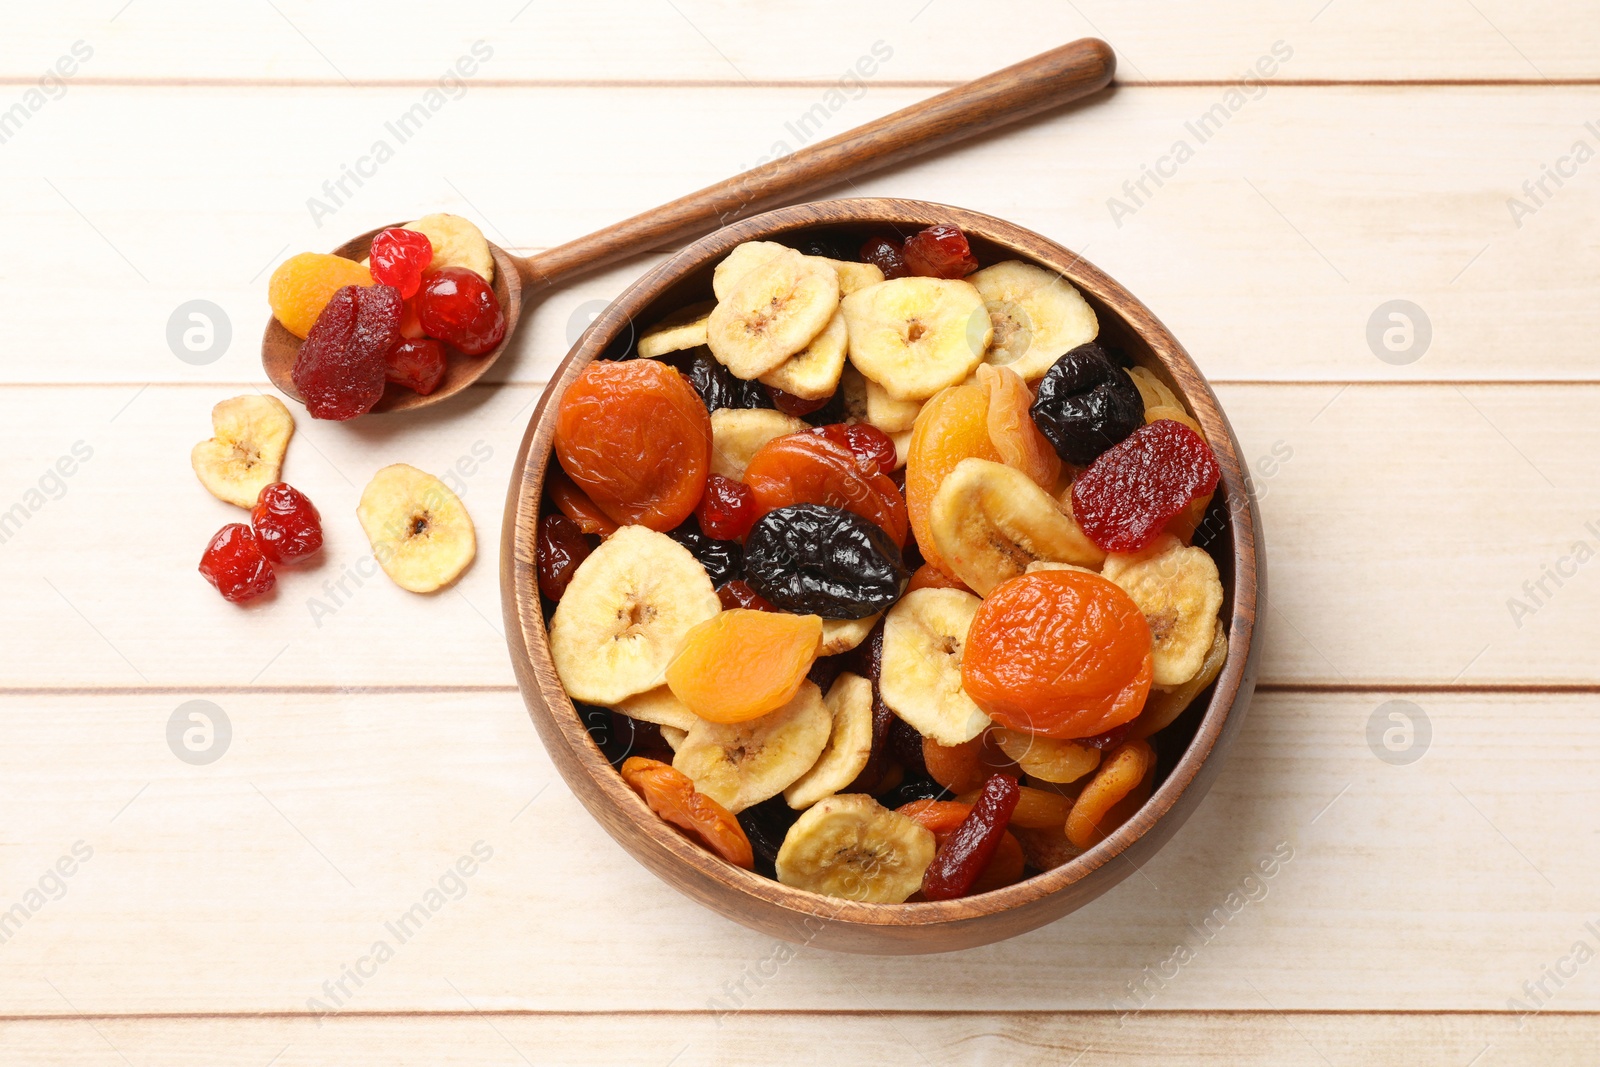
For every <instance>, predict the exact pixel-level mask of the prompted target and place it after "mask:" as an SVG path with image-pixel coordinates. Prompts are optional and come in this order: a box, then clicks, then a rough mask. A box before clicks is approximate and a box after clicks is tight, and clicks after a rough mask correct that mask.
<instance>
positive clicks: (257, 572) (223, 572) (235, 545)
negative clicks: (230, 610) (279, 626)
mask: <svg viewBox="0 0 1600 1067" xmlns="http://www.w3.org/2000/svg"><path fill="white" fill-rule="evenodd" d="M200 576H201V577H202V578H204V579H205V580H206V581H208V582H210V583H211V584H212V585H214V586H216V587H217V592H219V593H221V594H222V599H224V600H228V601H231V602H233V603H235V604H238V603H240V602H241V601H245V600H249V599H250V598H252V597H258V596H260V595H261V594H262V593H265V592H267V591H268V590H270V589H271V588H272V587H273V586H274V585H276V584H278V576H277V575H276V574H273V573H272V564H271V563H269V562H268V561H267V557H266V556H265V555H264V554H263V553H262V551H261V544H260V542H258V541H257V540H256V535H255V533H254V532H253V531H252V530H251V529H250V527H248V526H246V525H245V524H244V523H242V522H230V523H229V524H228V525H226V526H224V527H223V528H222V529H220V530H218V531H217V533H216V536H214V537H213V538H211V543H210V544H209V545H207V546H206V550H205V554H204V555H202V556H201V557H200Z"/></svg>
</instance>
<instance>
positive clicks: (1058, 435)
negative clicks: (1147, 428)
mask: <svg viewBox="0 0 1600 1067" xmlns="http://www.w3.org/2000/svg"><path fill="white" fill-rule="evenodd" d="M1031 412H1032V414H1033V421H1034V423H1035V424H1036V425H1037V426H1038V427H1039V432H1040V433H1042V434H1044V435H1045V437H1046V438H1048V439H1049V441H1050V443H1051V444H1052V445H1054V446H1055V450H1056V454H1057V455H1059V456H1060V457H1061V458H1062V459H1064V460H1066V461H1067V462H1068V463H1074V464H1077V465H1078V466H1080V467H1081V466H1084V465H1086V464H1089V463H1092V462H1093V461H1094V458H1095V457H1096V456H1098V455H1100V453H1102V452H1104V451H1105V450H1106V449H1108V448H1110V447H1111V446H1112V445H1114V444H1116V443H1117V442H1118V441H1121V440H1123V439H1124V438H1126V437H1127V436H1128V435H1129V434H1131V433H1133V432H1134V430H1136V429H1138V428H1139V426H1141V425H1143V423H1144V401H1143V400H1142V399H1140V396H1139V389H1138V387H1137V386H1135V385H1134V384H1133V379H1132V378H1130V377H1128V372H1127V371H1125V370H1123V369H1122V368H1121V367H1119V366H1117V365H1116V364H1115V363H1113V362H1112V361H1111V357H1110V356H1108V355H1106V353H1105V350H1104V349H1102V348H1101V347H1100V346H1099V345H1097V344H1094V343H1093V342H1090V343H1088V344H1082V345H1079V346H1078V347H1077V348H1074V349H1073V350H1072V351H1070V352H1068V353H1067V354H1066V355H1064V356H1062V357H1061V358H1060V359H1058V360H1056V361H1055V362H1054V363H1053V364H1051V366H1050V369H1049V370H1048V371H1046V372H1045V375H1044V377H1043V378H1042V379H1040V381H1039V391H1038V394H1037V395H1036V396H1035V397H1034V400H1033V407H1032V408H1031Z"/></svg>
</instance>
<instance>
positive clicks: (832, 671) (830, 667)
mask: <svg viewBox="0 0 1600 1067" xmlns="http://www.w3.org/2000/svg"><path fill="white" fill-rule="evenodd" d="M842 673H844V660H843V659H842V658H840V657H839V656H818V657H817V658H816V659H815V660H813V661H812V663H811V669H810V670H809V671H807V672H806V681H808V682H814V683H816V686H817V688H818V689H820V690H822V692H823V695H824V696H826V695H827V692H828V690H829V689H832V688H833V683H834V682H837V681H838V680H839V675H840V674H842Z"/></svg>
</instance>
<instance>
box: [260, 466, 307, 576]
mask: <svg viewBox="0 0 1600 1067" xmlns="http://www.w3.org/2000/svg"><path fill="white" fill-rule="evenodd" d="M250 528H251V530H252V531H254V533H255V535H256V544H258V545H260V546H261V554H262V555H263V556H266V557H267V559H269V560H271V561H272V562H273V563H298V562H300V561H301V560H302V559H305V558H306V557H307V556H309V555H312V554H313V553H315V552H317V551H318V550H319V549H321V548H322V516H321V515H320V514H318V513H317V506H316V505H315V504H313V503H312V502H311V499H310V498H309V497H307V496H306V495H305V494H304V493H302V492H301V491H300V490H298V489H296V488H295V487H294V486H292V485H290V484H288V483H287V482H273V483H272V484H271V485H268V486H264V487H262V490H261V493H260V495H259V496H257V497H256V506H255V507H253V508H251V509H250Z"/></svg>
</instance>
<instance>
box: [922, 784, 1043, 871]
mask: <svg viewBox="0 0 1600 1067" xmlns="http://www.w3.org/2000/svg"><path fill="white" fill-rule="evenodd" d="M1019 796H1020V793H1019V787H1018V785H1017V780H1016V779H1015V778H1013V777H1011V776H1010V775H1009V774H996V775H994V776H992V777H991V778H990V779H989V780H988V781H987V782H984V783H983V791H982V792H981V793H980V794H979V795H978V800H977V803H975V804H973V806H972V811H971V812H970V813H969V814H968V815H967V817H966V818H965V819H964V820H962V823H961V825H960V826H958V827H957V828H956V829H955V832H954V833H952V834H951V835H950V837H949V838H948V839H947V840H946V841H945V843H944V844H943V845H940V846H939V851H938V853H937V854H936V855H935V856H934V857H933V862H932V863H931V864H929V866H928V870H927V873H926V874H924V875H923V878H922V895H923V896H925V897H927V898H928V899H929V900H954V899H955V898H957V897H963V896H966V895H967V893H968V892H969V891H970V890H971V889H972V885H973V883H974V882H976V881H977V879H978V875H979V874H981V873H982V872H983V869H984V867H986V866H987V865H988V863H989V860H990V858H991V857H993V856H994V853H995V850H996V849H998V848H999V847H1000V839H1001V837H1002V836H1003V835H1004V834H1005V832H1006V824H1007V823H1008V822H1010V821H1011V812H1012V811H1013V809H1015V808H1016V806H1017V800H1018V798H1019Z"/></svg>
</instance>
